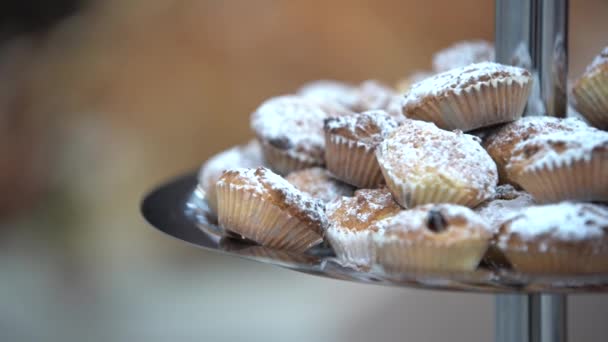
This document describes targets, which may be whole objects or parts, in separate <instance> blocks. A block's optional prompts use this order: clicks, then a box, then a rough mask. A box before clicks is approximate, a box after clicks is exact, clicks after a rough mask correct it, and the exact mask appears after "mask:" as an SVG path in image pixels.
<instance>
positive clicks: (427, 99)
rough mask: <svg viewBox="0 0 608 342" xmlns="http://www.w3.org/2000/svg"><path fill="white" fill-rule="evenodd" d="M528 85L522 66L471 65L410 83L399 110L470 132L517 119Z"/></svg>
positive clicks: (529, 83) (446, 126)
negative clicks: (401, 108)
mask: <svg viewBox="0 0 608 342" xmlns="http://www.w3.org/2000/svg"><path fill="white" fill-rule="evenodd" d="M531 88H532V77H531V75H530V72H528V71H527V70H525V69H522V68H518V67H512V66H506V65H501V64H496V63H490V62H484V63H478V64H471V65H469V66H466V67H462V68H457V69H452V70H450V71H446V72H443V73H440V74H437V75H435V76H432V77H430V78H427V79H425V80H423V81H421V82H419V83H416V84H414V85H413V86H412V88H411V89H410V91H409V92H408V93H407V94H406V95H405V99H404V101H403V113H404V114H405V116H406V117H408V118H411V119H417V120H424V121H430V122H433V123H435V124H436V125H437V126H438V127H440V128H443V129H448V130H453V129H460V130H463V131H471V130H474V129H477V128H481V127H487V126H492V125H496V124H500V123H505V122H511V121H514V120H517V119H518V118H520V117H521V115H522V113H523V111H524V108H525V106H526V103H527V101H528V96H529V94H530V90H531Z"/></svg>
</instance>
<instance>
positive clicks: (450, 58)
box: [433, 40, 494, 72]
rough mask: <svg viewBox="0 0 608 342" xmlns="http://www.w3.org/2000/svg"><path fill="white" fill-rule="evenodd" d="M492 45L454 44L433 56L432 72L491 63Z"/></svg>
mask: <svg viewBox="0 0 608 342" xmlns="http://www.w3.org/2000/svg"><path fill="white" fill-rule="evenodd" d="M493 61H494V44H492V43H490V42H486V41H483V40H472V41H462V42H458V43H455V44H453V45H451V46H449V47H447V48H445V49H443V50H441V51H438V52H437V53H435V54H434V55H433V70H435V72H444V71H448V70H452V69H456V68H461V67H465V66H467V65H470V64H473V63H481V62H493Z"/></svg>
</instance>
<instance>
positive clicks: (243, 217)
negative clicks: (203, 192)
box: [216, 167, 326, 252]
mask: <svg viewBox="0 0 608 342" xmlns="http://www.w3.org/2000/svg"><path fill="white" fill-rule="evenodd" d="M216 188H217V200H218V221H219V224H220V226H222V227H223V228H224V229H225V230H227V231H230V232H234V233H236V234H239V235H242V236H243V237H245V238H247V239H249V240H252V241H255V242H257V243H259V244H261V245H263V246H267V247H271V248H276V249H285V250H291V251H297V252H301V251H305V250H307V249H309V248H310V247H312V246H314V245H317V244H319V243H321V241H322V240H323V238H322V237H323V230H324V228H325V225H326V217H325V213H324V205H323V204H322V202H321V201H318V200H315V199H313V198H312V197H310V196H309V195H307V194H305V193H303V192H301V191H299V190H298V189H296V188H295V187H294V186H293V185H291V184H290V183H289V182H287V181H286V180H285V179H284V178H282V177H281V176H279V175H277V174H274V173H273V172H272V171H270V170H269V169H266V168H263V167H261V168H257V169H235V170H229V171H226V172H224V174H223V175H222V177H220V180H219V181H218V182H217V185H216Z"/></svg>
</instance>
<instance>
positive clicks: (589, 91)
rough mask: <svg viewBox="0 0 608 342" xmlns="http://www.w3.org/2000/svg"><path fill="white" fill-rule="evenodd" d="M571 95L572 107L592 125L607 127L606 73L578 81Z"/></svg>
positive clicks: (607, 85)
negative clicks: (572, 99)
mask: <svg viewBox="0 0 608 342" xmlns="http://www.w3.org/2000/svg"><path fill="white" fill-rule="evenodd" d="M572 95H573V97H574V107H575V108H576V110H577V111H578V112H579V113H581V115H582V116H584V117H585V119H587V121H589V123H590V124H591V125H592V126H595V127H597V128H599V129H604V130H606V129H608V73H605V72H604V73H597V74H596V75H593V76H592V77H589V78H586V79H584V80H581V81H579V83H578V84H577V85H575V87H574V88H573V89H572Z"/></svg>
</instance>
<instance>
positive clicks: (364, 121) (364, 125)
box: [325, 110, 398, 144]
mask: <svg viewBox="0 0 608 342" xmlns="http://www.w3.org/2000/svg"><path fill="white" fill-rule="evenodd" d="M397 127H398V123H397V121H396V120H395V119H394V118H393V117H392V116H391V115H389V114H388V113H386V112H385V111H383V110H372V111H367V112H363V113H361V114H356V115H352V116H343V117H339V118H331V119H327V120H326V121H325V130H326V131H329V132H331V133H336V134H340V135H345V137H346V138H351V139H355V138H358V140H360V141H362V142H367V143H371V144H376V143H379V142H380V141H382V140H383V139H384V138H385V137H386V136H387V135H388V134H389V133H390V132H392V131H393V130H395V128H397Z"/></svg>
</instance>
